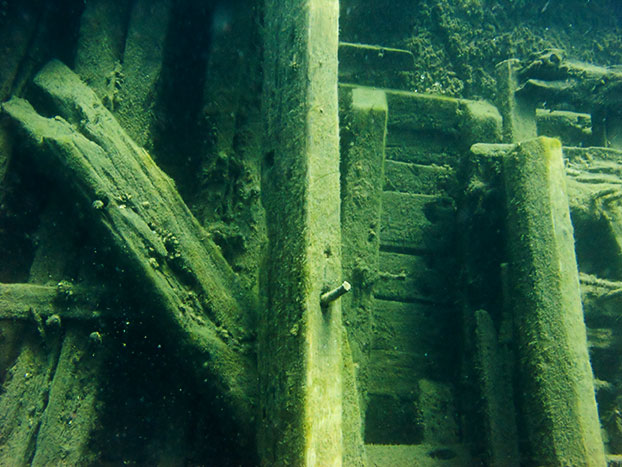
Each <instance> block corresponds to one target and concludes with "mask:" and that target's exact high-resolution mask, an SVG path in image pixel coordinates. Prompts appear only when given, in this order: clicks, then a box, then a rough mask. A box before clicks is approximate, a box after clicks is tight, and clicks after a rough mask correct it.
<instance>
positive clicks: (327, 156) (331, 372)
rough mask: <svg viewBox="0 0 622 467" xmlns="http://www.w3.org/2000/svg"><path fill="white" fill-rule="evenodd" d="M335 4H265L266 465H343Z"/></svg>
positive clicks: (328, 0)
mask: <svg viewBox="0 0 622 467" xmlns="http://www.w3.org/2000/svg"><path fill="white" fill-rule="evenodd" d="M338 11H339V2H338V1H337V0H295V1H291V2H286V3H284V2H281V1H278V0H271V1H268V2H266V5H265V13H266V15H265V32H264V37H265V39H264V60H265V67H264V99H265V111H266V116H265V117H266V124H267V131H266V135H267V139H266V142H267V151H266V160H265V171H264V174H263V178H264V189H263V192H264V193H263V194H264V202H265V206H266V210H267V220H268V238H269V242H270V256H269V258H270V264H269V282H268V290H267V309H266V311H265V313H264V314H263V315H262V318H263V319H262V322H261V324H260V341H259V368H260V378H261V390H260V403H261V414H262V419H261V429H260V435H259V436H260V438H259V439H260V450H261V453H262V460H263V462H264V463H265V464H266V465H274V464H281V465H341V463H342V458H343V451H344V449H343V443H344V442H347V440H342V378H343V375H342V325H341V301H340V300H336V301H334V302H332V303H330V305H329V306H328V309H327V310H326V311H323V309H322V306H321V305H320V296H321V295H322V294H323V293H325V292H327V291H329V290H331V289H333V288H335V287H337V286H339V285H340V284H341V283H342V280H341V235H340V232H341V229H340V210H339V205H340V199H339V134H338V131H339V128H338V126H339V125H338V109H337V46H338V40H337V39H338V38H337V36H338V29H339V25H338Z"/></svg>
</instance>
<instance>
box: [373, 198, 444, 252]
mask: <svg viewBox="0 0 622 467" xmlns="http://www.w3.org/2000/svg"><path fill="white" fill-rule="evenodd" d="M453 217H454V208H453V206H452V202H451V201H450V200H449V199H447V198H441V197H439V196H431V195H413V194H409V193H395V192H384V193H383V195H382V217H381V228H380V245H381V247H388V248H392V249H396V250H398V251H408V252H429V251H442V250H444V249H447V248H448V247H449V245H451V243H452V238H453V229H454V225H453V224H454V222H453Z"/></svg>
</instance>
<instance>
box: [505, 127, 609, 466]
mask: <svg viewBox="0 0 622 467" xmlns="http://www.w3.org/2000/svg"><path fill="white" fill-rule="evenodd" d="M503 172H504V178H505V188H506V203H507V207H506V209H507V213H508V215H507V236H508V239H507V245H508V246H507V251H508V256H509V259H510V262H509V267H510V274H509V278H510V283H509V287H508V290H509V291H510V297H509V299H510V302H511V303H512V305H513V307H512V308H513V309H512V315H513V319H514V323H515V329H516V336H517V353H518V355H517V356H518V360H519V370H520V374H521V395H522V397H523V407H527V408H528V410H526V411H525V412H524V413H523V417H524V419H523V420H524V424H525V433H526V434H527V437H528V439H529V447H530V449H529V450H530V455H531V456H533V457H532V458H533V459H537V462H538V463H545V464H556V465H581V464H582V465H605V456H604V448H603V441H602V438H601V432H600V423H599V419H598V411H597V407H596V400H595V397H594V383H593V376H592V368H591V366H590V360H589V354H588V349H587V340H586V331H585V323H584V316H583V309H582V305H581V297H580V291H579V275H578V271H577V262H576V257H575V249H574V248H575V247H574V236H573V229H572V224H571V222H570V211H569V209H568V198H567V195H566V181H565V173H564V162H563V156H562V150H561V144H560V143H559V141H558V140H555V139H551V138H546V137H540V138H537V139H533V140H529V141H525V142H522V143H519V144H518V145H516V146H515V147H513V148H512V149H511V150H510V151H508V153H507V154H506V155H505V157H504V165H503ZM526 461H527V462H530V461H531V460H530V459H526Z"/></svg>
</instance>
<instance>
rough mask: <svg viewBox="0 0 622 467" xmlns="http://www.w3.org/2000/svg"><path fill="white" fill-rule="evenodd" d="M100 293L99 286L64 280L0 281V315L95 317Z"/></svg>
mask: <svg viewBox="0 0 622 467" xmlns="http://www.w3.org/2000/svg"><path fill="white" fill-rule="evenodd" d="M102 295H103V292H102V291H100V290H93V289H84V288H81V287H77V286H74V285H72V284H71V283H70V282H64V281H62V282H59V283H58V284H57V285H56V286H49V285H35V284H0V319H18V320H29V319H33V317H35V316H38V317H39V318H41V319H46V318H49V317H50V316H52V315H58V316H59V317H60V318H61V319H78V320H89V319H96V318H99V317H100V316H101V312H100V311H97V310H98V309H100V304H99V302H100V299H101V298H102Z"/></svg>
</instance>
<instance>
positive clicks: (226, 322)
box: [3, 61, 257, 437]
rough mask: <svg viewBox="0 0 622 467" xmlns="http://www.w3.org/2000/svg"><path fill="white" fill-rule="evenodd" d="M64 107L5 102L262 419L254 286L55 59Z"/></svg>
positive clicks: (176, 323) (198, 366) (174, 331)
mask: <svg viewBox="0 0 622 467" xmlns="http://www.w3.org/2000/svg"><path fill="white" fill-rule="evenodd" d="M35 84H36V86H37V88H38V89H39V90H40V91H41V92H42V94H43V96H44V97H45V98H47V99H48V100H49V101H51V105H52V107H53V108H54V109H56V111H57V112H58V113H59V114H60V115H62V117H61V116H57V117H55V118H44V117H42V116H40V115H39V114H38V113H37V112H36V111H35V109H34V108H33V107H32V106H31V105H30V104H29V103H28V102H27V101H25V100H23V99H18V98H14V99H12V100H11V101H9V102H7V103H5V104H4V105H3V110H4V112H5V113H6V114H7V115H9V116H10V117H11V119H12V120H14V121H15V122H16V123H17V124H18V127H19V129H20V130H21V131H22V133H23V134H25V141H27V142H28V143H29V144H30V145H31V146H32V147H33V149H34V150H33V151H32V154H33V156H34V157H36V159H37V161H39V162H40V163H41V164H42V165H43V166H46V167H48V168H49V170H50V172H51V174H52V175H53V176H54V177H56V178H57V179H58V180H59V181H62V182H63V183H65V184H66V185H67V188H68V190H69V191H70V193H72V194H73V195H75V200H74V199H72V202H77V203H79V204H80V205H81V206H82V208H83V210H84V211H85V212H86V213H90V214H91V215H92V220H93V227H97V228H98V231H97V233H98V234H99V238H100V240H101V242H102V243H104V244H106V245H107V246H109V247H111V251H112V253H113V255H114V259H115V260H117V261H118V262H119V263H120V264H123V265H124V267H125V268H126V269H127V270H128V271H129V273H130V277H131V278H133V279H134V281H135V282H134V285H139V286H140V289H141V291H140V293H141V295H142V296H143V297H144V299H145V301H146V302H147V303H148V304H149V305H150V306H152V307H153V309H154V313H153V319H154V321H155V322H156V325H157V326H158V327H160V329H162V330H163V331H164V334H165V335H166V336H167V337H168V338H169V339H170V345H171V346H172V348H174V349H176V351H177V355H178V357H179V358H180V360H181V361H183V362H185V363H186V364H187V365H188V367H189V369H190V370H191V371H192V372H193V373H194V374H195V375H196V376H197V378H198V380H199V381H200V382H204V381H205V382H207V383H209V385H210V387H211V388H213V389H215V391H216V393H217V394H218V396H219V397H220V398H222V401H223V402H224V404H225V406H226V407H228V408H229V409H230V410H231V414H232V416H234V417H236V418H237V419H238V420H240V421H244V424H243V427H242V429H244V427H246V429H247V430H248V431H249V433H248V434H249V437H250V436H251V435H250V431H252V428H251V427H250V426H249V424H248V420H250V419H252V417H253V415H254V408H253V405H254V398H255V393H256V385H257V378H256V367H255V356H254V351H253V348H252V341H253V339H254V335H253V327H254V325H253V314H254V312H255V310H256V303H255V299H254V297H253V295H252V294H250V293H249V292H248V291H247V290H245V289H243V287H242V286H241V285H240V284H239V283H238V280H237V278H236V276H235V274H234V273H233V271H232V270H231V268H230V267H229V265H228V264H227V262H226V261H225V260H224V258H223V257H222V255H221V253H220V250H219V249H218V247H217V246H216V245H215V244H214V243H213V242H212V241H211V240H210V239H209V237H208V235H207V234H206V233H205V231H204V230H203V229H202V228H201V226H200V225H199V224H198V222H197V221H196V219H195V218H194V217H193V216H192V214H191V213H190V211H189V210H188V208H187V206H186V205H185V204H184V202H183V200H182V199H181V197H180V196H179V194H178V192H177V190H176V188H175V186H174V183H173V182H172V180H171V179H170V178H169V177H168V176H167V175H166V174H164V173H163V172H162V171H161V170H160V169H159V168H158V167H157V166H156V165H155V163H154V162H153V160H152V159H151V157H150V156H149V154H148V153H147V152H146V151H145V150H144V149H142V148H140V147H138V146H137V145H136V144H135V143H134V141H132V139H131V138H130V137H129V136H128V135H127V134H126V133H125V131H123V129H122V128H121V127H120V126H119V124H118V123H117V121H116V120H115V119H114V118H113V116H112V115H111V114H110V112H109V111H108V110H106V108H105V107H104V106H103V105H102V103H101V102H100V100H99V99H98V98H97V96H95V94H94V93H93V92H92V91H91V90H90V89H89V88H88V87H87V86H86V85H84V84H83V83H82V82H81V81H80V80H79V78H78V77H77V76H76V75H75V74H74V73H73V72H72V71H71V70H69V69H68V68H67V67H66V66H65V65H63V64H62V63H60V62H58V61H52V62H50V63H49V64H48V65H47V66H45V67H44V69H43V70H42V71H41V72H40V73H39V74H38V75H37V77H36V78H35Z"/></svg>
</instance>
